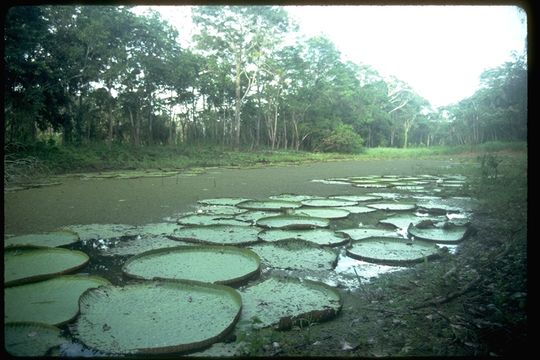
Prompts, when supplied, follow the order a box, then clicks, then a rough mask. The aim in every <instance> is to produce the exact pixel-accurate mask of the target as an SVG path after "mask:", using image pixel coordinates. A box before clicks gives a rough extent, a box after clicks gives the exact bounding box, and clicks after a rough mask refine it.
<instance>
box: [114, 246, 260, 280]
mask: <svg viewBox="0 0 540 360" xmlns="http://www.w3.org/2000/svg"><path fill="white" fill-rule="evenodd" d="M260 263H261V259H260V258H259V256H258V255H257V254H256V253H254V252H253V251H251V250H248V249H240V248H236V247H231V246H177V247H174V248H167V249H158V250H151V251H148V252H145V253H142V254H140V255H137V256H134V257H132V258H130V259H129V260H128V261H127V262H126V263H125V264H124V266H123V267H122V271H123V272H124V274H126V275H128V276H131V277H134V278H137V279H146V280H151V279H153V278H162V279H168V280H179V279H180V280H181V279H184V280H197V281H202V282H208V283H215V284H234V283H239V282H242V281H244V280H246V279H249V278H251V277H253V276H255V275H257V274H258V273H259V271H260V265H261V264H260Z"/></svg>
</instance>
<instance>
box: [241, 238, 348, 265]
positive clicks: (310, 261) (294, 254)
mask: <svg viewBox="0 0 540 360" xmlns="http://www.w3.org/2000/svg"><path fill="white" fill-rule="evenodd" d="M250 249H251V250H253V251H254V252H255V253H257V254H258V255H259V256H260V257H261V259H262V261H263V263H264V264H266V265H267V266H270V267H273V268H279V269H292V270H332V269H333V268H334V267H335V266H336V262H337V257H338V254H337V253H336V252H335V251H332V250H330V249H328V248H322V247H320V246H317V245H315V244H313V243H311V242H308V241H304V240H284V241H279V242H275V243H267V244H256V245H252V246H250Z"/></svg>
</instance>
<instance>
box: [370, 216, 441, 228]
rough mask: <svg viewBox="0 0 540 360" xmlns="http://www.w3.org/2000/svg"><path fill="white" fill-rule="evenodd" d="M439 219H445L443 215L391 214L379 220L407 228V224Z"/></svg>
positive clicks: (382, 222)
mask: <svg viewBox="0 0 540 360" xmlns="http://www.w3.org/2000/svg"><path fill="white" fill-rule="evenodd" d="M425 220H430V221H441V220H445V218H444V217H434V216H416V215H414V214H410V215H409V214H402V215H393V216H390V217H387V218H386V219H382V220H379V222H380V223H381V224H385V225H392V226H394V227H396V228H398V229H407V227H408V226H409V224H411V223H412V224H413V225H416V224H418V223H420V222H422V221H425Z"/></svg>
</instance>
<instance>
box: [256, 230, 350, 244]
mask: <svg viewBox="0 0 540 360" xmlns="http://www.w3.org/2000/svg"><path fill="white" fill-rule="evenodd" d="M259 238H260V239H261V240H263V241H266V242H274V241H283V240H292V239H296V240H305V241H309V242H311V243H314V244H317V245H325V246H338V245H343V244H345V243H346V242H348V241H349V239H348V238H346V237H344V236H341V235H340V234H337V233H335V232H333V231H332V230H328V229H313V230H265V231H261V232H260V233H259Z"/></svg>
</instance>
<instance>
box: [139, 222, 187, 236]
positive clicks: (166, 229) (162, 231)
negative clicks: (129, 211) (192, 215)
mask: <svg viewBox="0 0 540 360" xmlns="http://www.w3.org/2000/svg"><path fill="white" fill-rule="evenodd" d="M178 228H179V226H178V225H177V224H174V223H170V222H163V223H154V224H146V225H143V226H141V227H139V228H138V230H137V232H138V233H139V234H144V235H156V236H157V235H170V234H172V233H174V231H175V230H178Z"/></svg>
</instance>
